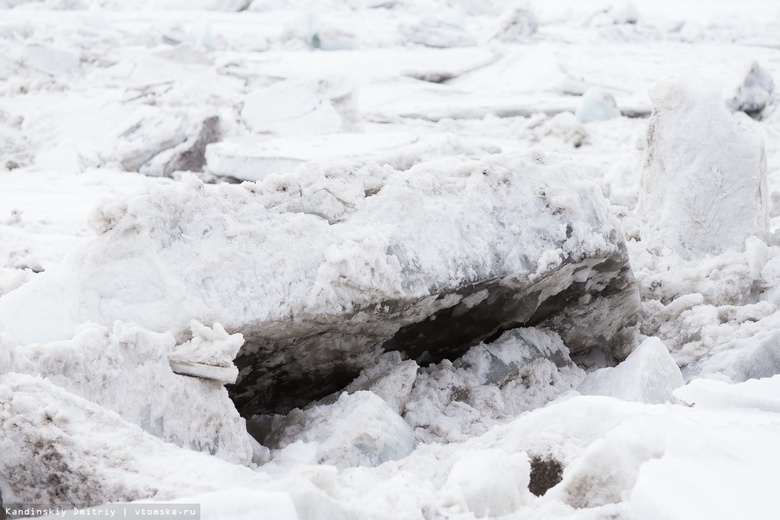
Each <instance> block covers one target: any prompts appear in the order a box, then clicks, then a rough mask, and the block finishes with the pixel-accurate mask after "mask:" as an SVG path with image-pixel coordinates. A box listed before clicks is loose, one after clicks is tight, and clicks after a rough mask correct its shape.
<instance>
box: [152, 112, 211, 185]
mask: <svg viewBox="0 0 780 520" xmlns="http://www.w3.org/2000/svg"><path fill="white" fill-rule="evenodd" d="M219 134H220V131H219V117H218V116H208V117H205V118H203V119H199V120H196V121H195V123H191V124H190V125H189V128H188V129H187V131H186V139H185V140H184V142H182V143H180V144H178V145H176V146H174V147H172V148H169V149H167V150H164V151H162V152H160V153H159V154H157V155H156V156H154V157H153V158H152V159H151V160H150V161H149V162H148V163H146V164H144V165H143V166H141V168H140V169H139V171H140V173H143V174H145V175H151V176H155V177H158V176H164V177H170V176H172V175H173V173H174V172H176V171H192V172H199V171H202V170H203V166H204V165H205V164H206V146H207V145H209V144H211V143H213V142H215V141H217V140H219Z"/></svg>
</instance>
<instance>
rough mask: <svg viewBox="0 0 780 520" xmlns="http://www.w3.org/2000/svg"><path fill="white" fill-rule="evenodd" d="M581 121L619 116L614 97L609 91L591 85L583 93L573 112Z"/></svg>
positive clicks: (601, 119)
mask: <svg viewBox="0 0 780 520" xmlns="http://www.w3.org/2000/svg"><path fill="white" fill-rule="evenodd" d="M574 115H575V116H577V119H578V120H579V121H580V122H582V123H590V122H592V121H606V120H607V119H614V118H616V117H620V115H621V114H620V109H619V108H618V107H617V103H616V102H615V97H614V96H613V95H612V93H611V92H609V91H608V90H605V89H603V88H599V87H592V88H589V89H588V90H587V92H585V94H583V96H582V99H581V100H580V104H579V106H578V107H577V111H576V112H575V113H574Z"/></svg>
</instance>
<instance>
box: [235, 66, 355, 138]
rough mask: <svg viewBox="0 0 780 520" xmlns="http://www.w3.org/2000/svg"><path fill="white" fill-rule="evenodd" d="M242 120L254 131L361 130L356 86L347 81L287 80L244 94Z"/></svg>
mask: <svg viewBox="0 0 780 520" xmlns="http://www.w3.org/2000/svg"><path fill="white" fill-rule="evenodd" d="M241 117H242V118H243V120H244V122H245V123H246V125H247V127H249V129H250V130H252V131H253V132H260V133H273V134H280V135H306V134H327V133H332V132H347V131H353V130H355V129H358V128H359V127H360V115H359V113H358V109H357V97H356V90H355V85H354V84H353V83H351V82H350V81H348V80H346V79H334V80H308V79H288V80H284V81H281V82H279V83H275V84H273V85H271V86H270V87H265V88H261V89H258V90H255V91H253V92H252V93H250V94H249V95H247V97H246V99H245V100H244V108H243V109H242V110H241Z"/></svg>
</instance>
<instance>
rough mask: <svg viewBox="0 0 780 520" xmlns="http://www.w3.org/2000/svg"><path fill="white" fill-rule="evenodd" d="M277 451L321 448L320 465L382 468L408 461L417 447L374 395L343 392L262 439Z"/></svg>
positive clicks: (400, 421)
mask: <svg viewBox="0 0 780 520" xmlns="http://www.w3.org/2000/svg"><path fill="white" fill-rule="evenodd" d="M263 441H264V442H266V443H267V444H268V445H269V446H270V447H271V448H273V449H279V448H284V447H286V446H289V445H290V444H293V443H295V442H300V441H302V442H313V443H316V445H317V450H316V458H317V462H318V463H320V464H333V465H335V466H337V467H341V468H346V467H354V466H371V467H373V466H378V465H379V464H382V463H384V462H387V461H390V460H398V459H402V458H404V457H406V456H407V455H409V454H410V453H411V452H412V451H414V448H415V447H416V446H417V440H416V439H415V436H414V432H413V431H412V429H411V428H410V427H409V425H408V424H406V422H404V420H403V419H402V418H401V416H399V415H398V414H397V413H395V412H394V411H393V410H392V409H391V408H390V407H389V406H388V405H387V403H385V402H384V401H383V400H382V399H381V398H380V397H378V396H377V395H375V394H374V393H372V392H366V391H359V392H356V393H354V394H348V393H343V394H341V396H340V397H339V398H338V400H337V401H336V402H335V403H333V404H330V405H320V406H314V407H313V408H310V409H308V410H305V411H303V412H302V411H300V410H294V411H293V412H291V413H290V414H289V415H288V416H287V417H286V418H285V419H284V420H283V421H282V423H281V424H280V425H279V426H278V427H277V428H275V429H274V430H273V431H272V432H271V434H270V436H269V437H267V438H265V439H263Z"/></svg>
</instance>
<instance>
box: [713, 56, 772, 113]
mask: <svg viewBox="0 0 780 520" xmlns="http://www.w3.org/2000/svg"><path fill="white" fill-rule="evenodd" d="M774 92H775V82H774V80H773V79H772V76H771V75H770V74H769V71H767V70H766V69H765V68H764V67H762V66H761V65H759V64H758V63H757V62H755V61H754V62H753V63H751V64H750V66H749V67H748V68H747V72H746V73H745V76H744V78H743V79H742V81H741V83H740V84H738V85H736V86H735V87H733V88H732V89H731V91H729V92H728V93H726V95H725V98H726V105H727V106H728V107H729V108H730V109H731V110H732V111H737V110H739V111H742V112H745V113H747V114H749V115H756V114H759V113H761V111H762V110H764V108H765V107H766V106H767V104H768V103H769V102H770V101H771V100H772V95H773V94H774Z"/></svg>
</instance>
